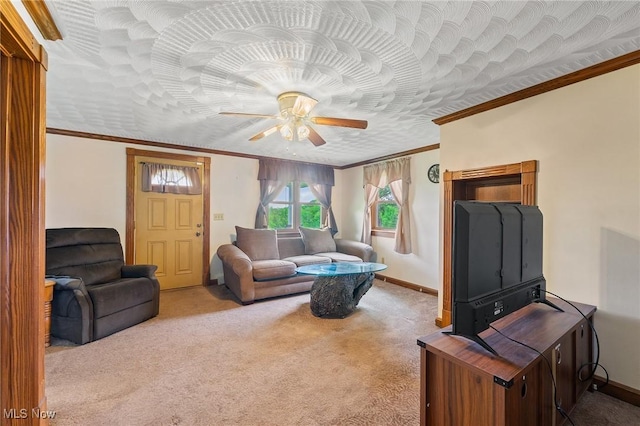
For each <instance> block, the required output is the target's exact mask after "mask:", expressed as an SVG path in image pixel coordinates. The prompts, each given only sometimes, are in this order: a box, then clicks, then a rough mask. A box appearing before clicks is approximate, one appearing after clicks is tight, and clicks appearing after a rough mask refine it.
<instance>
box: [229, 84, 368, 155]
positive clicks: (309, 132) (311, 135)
mask: <svg viewBox="0 0 640 426" xmlns="http://www.w3.org/2000/svg"><path fill="white" fill-rule="evenodd" d="M317 103H318V101H317V100H315V99H313V98H312V97H310V96H309V95H306V94H304V93H301V92H285V93H282V94H280V95H279V96H278V105H279V106H280V114H279V115H267V114H251V113H244V112H220V114H222V115H239V116H243V117H254V118H273V119H277V120H279V121H280V123H278V124H276V125H275V126H273V127H270V128H268V129H267V130H265V131H263V132H260V133H258V134H256V135H253V136H252V137H251V138H250V139H249V140H250V141H257V140H258V139H261V138H263V137H265V136H269V135H270V134H272V133H275V132H277V131H279V132H280V134H281V135H282V137H284V138H285V139H286V140H289V141H292V140H303V139H309V140H310V141H311V143H312V144H314V145H315V146H320V145H324V144H325V143H326V141H325V140H324V139H322V137H321V136H320V135H319V134H318V132H316V131H315V130H314V129H313V127H311V124H319V125H322V126H338V127H351V128H354V129H366V128H367V124H368V123H367V121H366V120H353V119H349V118H336V117H310V116H309V113H311V110H312V109H313V108H314V107H315V106H316V104H317Z"/></svg>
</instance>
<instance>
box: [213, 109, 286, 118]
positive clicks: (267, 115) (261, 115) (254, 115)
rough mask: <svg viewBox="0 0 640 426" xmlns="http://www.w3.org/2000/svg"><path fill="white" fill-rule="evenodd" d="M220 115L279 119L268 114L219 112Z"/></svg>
mask: <svg viewBox="0 0 640 426" xmlns="http://www.w3.org/2000/svg"><path fill="white" fill-rule="evenodd" d="M218 114H220V115H239V116H242V117H254V118H280V117H278V116H277V115H269V114H250V113H246V112H227V111H223V112H219V113H218Z"/></svg>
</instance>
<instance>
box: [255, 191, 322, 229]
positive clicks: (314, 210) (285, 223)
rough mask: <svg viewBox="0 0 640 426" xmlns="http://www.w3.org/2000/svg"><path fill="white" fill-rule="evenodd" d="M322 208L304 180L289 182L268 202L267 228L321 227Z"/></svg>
mask: <svg viewBox="0 0 640 426" xmlns="http://www.w3.org/2000/svg"><path fill="white" fill-rule="evenodd" d="M322 212H323V208H322V205H321V204H320V202H319V201H318V199H317V197H316V196H315V195H313V192H312V191H311V188H310V187H309V185H308V184H307V183H305V182H298V181H293V182H289V183H288V184H287V185H286V186H285V187H284V188H283V189H282V191H280V194H278V196H277V197H276V198H275V199H274V200H273V201H272V202H271V203H269V209H268V211H267V223H268V226H267V227H268V228H269V229H282V230H285V229H290V230H297V229H298V227H300V226H304V227H305V228H321V227H322Z"/></svg>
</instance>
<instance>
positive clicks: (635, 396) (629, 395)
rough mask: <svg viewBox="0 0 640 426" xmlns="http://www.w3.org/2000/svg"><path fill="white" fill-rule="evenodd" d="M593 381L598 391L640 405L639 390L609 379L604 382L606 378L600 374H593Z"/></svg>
mask: <svg viewBox="0 0 640 426" xmlns="http://www.w3.org/2000/svg"><path fill="white" fill-rule="evenodd" d="M593 383H594V384H595V385H597V386H598V392H602V393H604V394H605V395H609V396H612V397H614V398H616V399H619V400H620V401H624V402H627V403H629V404H631V405H635V406H636V407H640V390H638V389H634V388H632V387H629V386H627V385H623V384H622V383H617V382H614V381H611V380H609V383H606V380H605V379H604V378H602V377H600V376H594V377H593ZM605 383H606V385H605Z"/></svg>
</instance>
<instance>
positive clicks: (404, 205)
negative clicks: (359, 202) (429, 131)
mask: <svg viewBox="0 0 640 426" xmlns="http://www.w3.org/2000/svg"><path fill="white" fill-rule="evenodd" d="M363 184H364V200H365V209H364V220H363V223H362V238H361V241H363V242H365V243H367V244H371V226H372V225H371V207H372V206H373V203H375V201H376V198H377V194H378V189H380V188H384V187H386V186H387V185H389V188H390V189H391V193H392V194H393V197H394V198H395V200H396V203H397V204H398V207H399V208H398V223H397V225H396V239H395V246H394V251H395V252H397V253H401V254H408V253H411V216H410V215H411V213H410V212H411V209H410V208H409V185H410V184H411V157H406V158H399V159H397V160H390V161H385V162H384V163H377V164H371V165H369V166H365V167H364V179H363Z"/></svg>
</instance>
